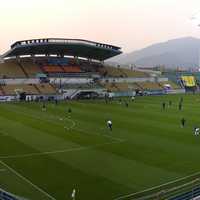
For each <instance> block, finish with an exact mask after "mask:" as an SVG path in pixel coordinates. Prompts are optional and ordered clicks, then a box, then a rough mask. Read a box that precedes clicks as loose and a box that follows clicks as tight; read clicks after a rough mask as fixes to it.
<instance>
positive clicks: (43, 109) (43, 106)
mask: <svg viewBox="0 0 200 200" xmlns="http://www.w3.org/2000/svg"><path fill="white" fill-rule="evenodd" d="M46 110H47V108H46V104H45V102H44V101H43V104H42V111H46Z"/></svg>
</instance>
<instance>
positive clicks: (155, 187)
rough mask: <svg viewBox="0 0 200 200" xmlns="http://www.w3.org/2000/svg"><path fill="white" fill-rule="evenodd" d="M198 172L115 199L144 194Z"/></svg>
mask: <svg viewBox="0 0 200 200" xmlns="http://www.w3.org/2000/svg"><path fill="white" fill-rule="evenodd" d="M198 174H199V175H200V172H195V173H193V174H190V175H188V176H184V177H182V178H178V179H175V180H173V181H170V182H167V183H164V184H161V185H157V186H154V187H151V188H148V189H145V190H142V191H139V192H135V193H130V194H127V195H123V196H119V197H117V198H115V199H114V200H121V199H125V198H128V197H132V196H134V195H138V194H140V193H141V194H142V193H144V192H149V191H151V190H154V189H159V188H160V187H163V186H167V185H169V184H172V183H176V182H177V181H182V180H184V179H187V178H191V177H193V176H195V175H198Z"/></svg>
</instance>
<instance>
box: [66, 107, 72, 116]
mask: <svg viewBox="0 0 200 200" xmlns="http://www.w3.org/2000/svg"><path fill="white" fill-rule="evenodd" d="M67 112H68V117H69V118H70V117H71V113H72V109H71V108H68V111H67Z"/></svg>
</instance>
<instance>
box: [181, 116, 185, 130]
mask: <svg viewBox="0 0 200 200" xmlns="http://www.w3.org/2000/svg"><path fill="white" fill-rule="evenodd" d="M185 122H186V120H185V118H182V119H181V128H183V127H184V126H185Z"/></svg>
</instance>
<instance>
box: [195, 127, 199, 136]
mask: <svg viewBox="0 0 200 200" xmlns="http://www.w3.org/2000/svg"><path fill="white" fill-rule="evenodd" d="M194 135H199V127H194Z"/></svg>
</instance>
